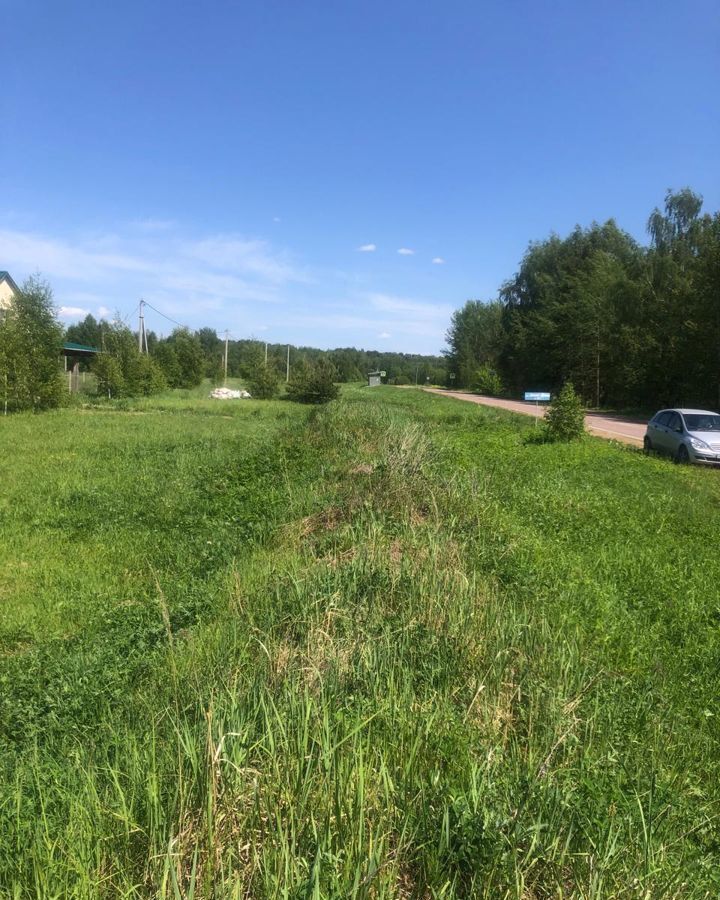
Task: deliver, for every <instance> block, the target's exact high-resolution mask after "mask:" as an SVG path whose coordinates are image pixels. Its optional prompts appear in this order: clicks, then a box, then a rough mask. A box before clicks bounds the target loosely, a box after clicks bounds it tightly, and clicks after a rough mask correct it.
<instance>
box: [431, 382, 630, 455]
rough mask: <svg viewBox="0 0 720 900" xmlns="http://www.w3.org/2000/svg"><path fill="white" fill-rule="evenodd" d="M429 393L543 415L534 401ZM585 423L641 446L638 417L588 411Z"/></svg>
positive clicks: (602, 434)
mask: <svg viewBox="0 0 720 900" xmlns="http://www.w3.org/2000/svg"><path fill="white" fill-rule="evenodd" d="M425 390H426V391H427V392H428V393H429V394H438V395H440V396H441V397H454V398H455V399H456V400H467V401H469V402H470V403H479V404H481V405H482V406H495V407H497V408H498V409H508V410H510V411H511V412H518V413H522V414H523V415H525V416H536V417H537V418H539V417H540V416H544V415H545V407H544V406H537V405H536V404H535V403H523V402H521V401H520V400H501V399H499V398H498V397H483V396H481V395H480V394H465V393H463V392H462V391H443V390H438V389H437V388H425ZM585 424H586V426H587V429H588V431H590V433H591V434H594V435H597V436H598V437H602V438H606V439H607V440H615V441H622V443H623V444H631V445H632V446H633V447H642V442H643V436H644V434H645V426H646V423H645V422H643V421H640V420H639V419H628V418H625V417H624V416H611V415H604V416H601V415H596V414H595V413H590V414H588V415H586V416H585Z"/></svg>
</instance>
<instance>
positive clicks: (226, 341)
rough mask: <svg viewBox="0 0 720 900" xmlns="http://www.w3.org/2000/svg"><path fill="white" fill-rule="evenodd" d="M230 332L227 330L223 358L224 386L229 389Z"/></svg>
mask: <svg viewBox="0 0 720 900" xmlns="http://www.w3.org/2000/svg"><path fill="white" fill-rule="evenodd" d="M228 334H229V332H228V330H227V328H226V329H225V357H224V358H223V370H224V372H225V381H224V382H223V384H224V385H225V387H227V357H228Z"/></svg>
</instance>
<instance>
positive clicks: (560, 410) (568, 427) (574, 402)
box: [545, 381, 585, 442]
mask: <svg viewBox="0 0 720 900" xmlns="http://www.w3.org/2000/svg"><path fill="white" fill-rule="evenodd" d="M545 432H546V435H547V437H548V438H549V439H550V440H552V441H564V442H567V441H576V440H578V439H579V438H581V437H582V436H583V434H584V433H585V410H584V409H583V405H582V401H581V400H580V398H579V397H578V395H577V394H576V393H575V388H574V387H573V386H572V384H571V382H569V381H568V382H566V384H564V385H563V387H562V390H561V391H560V393H559V394H558V395H557V396H556V397H555V398H554V399H553V400H552V402H551V403H550V406H548V408H547V412H546V413H545Z"/></svg>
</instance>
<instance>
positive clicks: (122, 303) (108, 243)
mask: <svg viewBox="0 0 720 900" xmlns="http://www.w3.org/2000/svg"><path fill="white" fill-rule="evenodd" d="M0 246H2V248H3V263H4V265H5V266H6V267H7V268H8V269H10V270H11V271H13V272H17V273H18V274H19V275H20V276H21V277H22V276H24V274H26V273H30V272H41V273H42V275H43V276H44V277H45V278H47V279H48V280H49V281H50V283H51V284H52V286H53V288H54V292H55V297H56V301H57V303H58V305H59V306H60V307H61V309H62V312H61V315H63V317H65V318H71V317H77V316H79V315H86V314H87V312H88V311H90V310H91V309H97V308H98V307H103V308H104V309H109V308H115V307H116V306H117V308H119V309H126V308H129V307H131V306H132V305H134V304H135V303H136V302H137V298H139V297H140V296H143V297H145V298H146V299H147V300H149V301H150V302H152V303H155V304H156V305H157V304H160V303H161V304H163V308H164V309H165V310H166V311H168V313H169V314H171V315H175V316H177V317H179V318H184V317H185V316H186V315H187V314H191V313H193V312H195V311H201V310H204V309H205V310H213V309H216V310H217V309H221V308H228V307H232V306H234V305H235V304H238V303H240V304H255V303H263V304H265V303H278V302H280V301H281V300H283V299H284V294H283V292H284V291H285V290H286V289H287V288H288V286H290V285H292V284H303V285H305V284H310V283H312V278H311V277H310V276H309V274H308V272H307V270H306V269H305V268H303V267H299V266H297V265H296V264H295V263H294V261H293V260H292V259H291V257H290V255H289V254H288V253H287V252H285V251H282V250H277V249H275V248H273V247H271V246H270V245H269V244H268V243H267V242H266V241H261V240H256V239H248V238H244V237H242V236H241V235H237V234H214V235H210V236H207V237H201V238H189V237H185V236H182V235H180V234H178V233H177V232H176V231H175V230H172V231H170V232H169V231H167V230H165V229H161V228H157V229H152V228H151V229H142V228H139V227H138V223H133V224H132V225H131V226H129V228H126V229H125V231H124V232H121V233H106V234H103V235H100V236H98V235H93V236H92V237H87V236H83V235H81V236H77V237H74V238H68V237H64V238H55V237H49V236H47V235H43V234H39V233H36V232H30V231H20V230H13V229H9V228H5V229H0Z"/></svg>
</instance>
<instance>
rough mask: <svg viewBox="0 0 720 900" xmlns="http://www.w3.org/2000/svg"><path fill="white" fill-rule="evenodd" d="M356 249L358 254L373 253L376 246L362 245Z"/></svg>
mask: <svg viewBox="0 0 720 900" xmlns="http://www.w3.org/2000/svg"><path fill="white" fill-rule="evenodd" d="M357 249H358V253H374V252H375V251H376V250H377V244H363V245H362V246H361V247H358V248H357Z"/></svg>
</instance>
